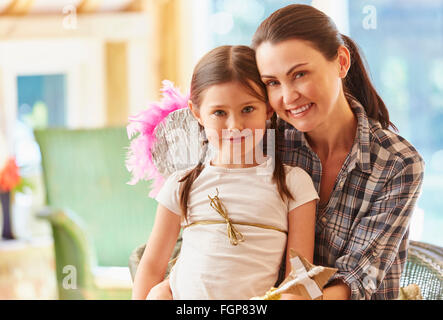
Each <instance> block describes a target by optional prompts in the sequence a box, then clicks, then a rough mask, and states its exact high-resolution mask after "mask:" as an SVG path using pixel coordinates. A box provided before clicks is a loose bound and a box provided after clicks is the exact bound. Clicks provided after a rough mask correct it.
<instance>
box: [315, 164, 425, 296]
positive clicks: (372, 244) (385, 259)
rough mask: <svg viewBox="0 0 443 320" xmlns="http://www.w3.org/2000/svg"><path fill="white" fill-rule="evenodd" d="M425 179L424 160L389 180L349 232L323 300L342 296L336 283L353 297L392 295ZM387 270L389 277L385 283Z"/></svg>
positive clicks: (402, 170) (405, 168)
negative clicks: (411, 220) (345, 288)
mask: <svg viewBox="0 0 443 320" xmlns="http://www.w3.org/2000/svg"><path fill="white" fill-rule="evenodd" d="M422 181H423V163H422V162H421V161H415V162H412V161H411V162H410V163H409V164H407V165H405V166H403V168H402V169H401V170H398V171H397V173H396V174H394V175H393V176H392V177H391V178H390V179H389V180H388V181H387V182H386V184H385V185H384V187H383V189H382V190H381V192H380V193H379V197H378V198H377V199H375V201H374V202H372V204H371V207H370V209H369V210H368V212H366V213H365V214H364V216H363V217H362V218H361V219H360V220H359V221H358V224H357V223H356V227H355V228H353V231H352V232H351V234H349V236H348V239H349V240H348V241H347V242H346V246H345V247H344V248H343V249H342V251H343V255H342V256H340V257H338V258H337V259H336V261H335V267H336V268H338V269H339V270H338V272H337V273H336V274H335V275H333V276H332V278H331V279H332V281H331V284H332V285H331V286H329V287H327V288H326V289H325V295H324V299H340V298H339V297H340V296H341V293H340V289H338V288H339V287H337V286H341V288H343V287H342V286H343V285H345V284H346V285H347V286H348V287H349V289H350V299H352V300H357V299H372V298H373V295H374V294H375V293H376V292H377V291H379V293H378V299H380V297H381V296H383V295H384V296H385V299H392V298H393V293H395V292H396V291H398V288H399V284H400V277H401V272H402V266H403V265H404V263H405V262H406V246H405V242H407V235H408V228H409V222H410V217H411V215H412V212H413V209H414V206H415V202H416V200H417V198H418V195H419V193H420V190H421V184H422ZM388 273H390V278H389V279H388V281H386V282H384V281H385V276H386V274H388ZM383 286H384V287H383ZM388 297H389V298H388Z"/></svg>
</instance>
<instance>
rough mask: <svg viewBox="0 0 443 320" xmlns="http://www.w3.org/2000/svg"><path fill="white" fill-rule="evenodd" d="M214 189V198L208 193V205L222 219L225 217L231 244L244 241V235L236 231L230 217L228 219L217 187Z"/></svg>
mask: <svg viewBox="0 0 443 320" xmlns="http://www.w3.org/2000/svg"><path fill="white" fill-rule="evenodd" d="M216 190H217V194H216V195H215V196H214V198H211V196H210V195H208V198H209V199H210V200H211V203H210V205H211V207H212V208H213V209H215V211H217V212H218V213H219V214H220V215H221V216H222V217H223V219H225V222H226V227H227V231H228V238H229V240H230V241H231V244H232V245H234V246H236V245H237V244H238V243H239V242H241V241H244V237H243V235H242V234H241V233H240V232H239V231H237V229H236V228H235V227H234V225H233V224H232V221H231V219H229V217H228V213H227V210H226V208H225V206H224V205H223V203H222V202H221V201H220V198H219V197H218V189H216Z"/></svg>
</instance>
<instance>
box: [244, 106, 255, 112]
mask: <svg viewBox="0 0 443 320" xmlns="http://www.w3.org/2000/svg"><path fill="white" fill-rule="evenodd" d="M242 111H243V112H244V113H251V112H252V111H254V107H253V106H247V107H244V108H243V110H242Z"/></svg>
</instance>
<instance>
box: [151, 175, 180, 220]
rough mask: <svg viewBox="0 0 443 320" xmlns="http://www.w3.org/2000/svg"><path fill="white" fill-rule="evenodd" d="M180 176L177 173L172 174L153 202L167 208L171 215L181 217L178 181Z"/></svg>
mask: <svg viewBox="0 0 443 320" xmlns="http://www.w3.org/2000/svg"><path fill="white" fill-rule="evenodd" d="M180 178H181V175H180V174H179V173H178V172H174V173H172V174H171V175H170V176H169V177H168V178H167V179H166V181H165V182H164V184H163V186H162V187H161V189H160V191H159V192H158V194H157V196H156V197H155V200H157V202H158V203H160V204H161V205H163V206H164V207H166V208H168V209H169V210H170V211H172V212H173V213H175V214H177V215H179V216H181V215H182V212H181V209H180V183H179V182H178V180H180Z"/></svg>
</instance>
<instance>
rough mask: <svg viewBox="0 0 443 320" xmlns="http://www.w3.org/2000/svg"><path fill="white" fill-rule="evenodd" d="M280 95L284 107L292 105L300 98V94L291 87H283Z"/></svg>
mask: <svg viewBox="0 0 443 320" xmlns="http://www.w3.org/2000/svg"><path fill="white" fill-rule="evenodd" d="M282 94H283V103H284V104H285V105H291V104H293V103H294V102H295V101H296V100H297V99H298V98H299V97H300V94H299V93H298V92H297V90H296V89H295V88H294V87H291V86H284V87H283V92H282Z"/></svg>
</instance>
